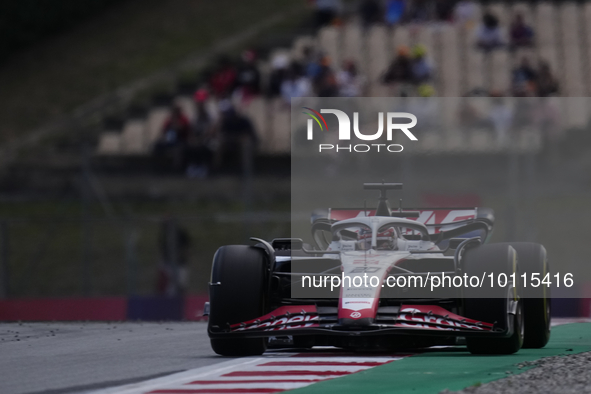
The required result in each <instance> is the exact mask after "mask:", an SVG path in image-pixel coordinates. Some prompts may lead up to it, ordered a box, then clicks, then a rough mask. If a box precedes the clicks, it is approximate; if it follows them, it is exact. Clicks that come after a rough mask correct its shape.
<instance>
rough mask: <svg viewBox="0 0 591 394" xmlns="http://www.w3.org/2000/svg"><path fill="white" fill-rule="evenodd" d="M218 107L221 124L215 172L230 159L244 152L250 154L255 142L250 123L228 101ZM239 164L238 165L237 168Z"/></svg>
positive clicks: (253, 130)
mask: <svg viewBox="0 0 591 394" xmlns="http://www.w3.org/2000/svg"><path fill="white" fill-rule="evenodd" d="M219 106H220V111H221V122H220V127H219V133H218V149H217V151H216V154H215V163H214V166H215V168H216V169H217V170H220V169H221V168H222V165H223V164H224V162H226V163H227V162H229V161H231V157H234V158H236V157H240V156H242V155H243V154H245V153H246V152H250V153H252V151H253V150H254V146H255V145H256V142H257V135H256V132H255V129H254V126H253V124H252V122H251V121H250V119H248V118H247V117H246V116H244V115H242V114H240V113H238V112H237V111H236V109H235V108H234V107H233V106H232V103H231V102H230V100H222V101H221V102H220V104H219ZM230 154H231V155H230ZM241 164H242V163H238V166H240V165H241Z"/></svg>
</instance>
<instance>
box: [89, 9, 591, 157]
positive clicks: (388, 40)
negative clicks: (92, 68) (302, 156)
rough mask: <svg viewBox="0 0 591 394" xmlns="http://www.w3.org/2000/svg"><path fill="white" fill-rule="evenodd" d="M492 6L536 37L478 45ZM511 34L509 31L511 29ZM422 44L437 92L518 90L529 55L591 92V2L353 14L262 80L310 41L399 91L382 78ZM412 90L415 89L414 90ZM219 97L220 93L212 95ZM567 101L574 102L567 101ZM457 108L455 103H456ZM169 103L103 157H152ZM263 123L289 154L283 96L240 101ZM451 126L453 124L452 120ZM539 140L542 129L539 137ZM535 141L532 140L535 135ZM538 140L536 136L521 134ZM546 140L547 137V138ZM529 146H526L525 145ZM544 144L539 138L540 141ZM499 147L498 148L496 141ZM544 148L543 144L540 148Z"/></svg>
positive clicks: (115, 133)
mask: <svg viewBox="0 0 591 394" xmlns="http://www.w3.org/2000/svg"><path fill="white" fill-rule="evenodd" d="M485 8H488V9H489V10H490V11H492V12H493V13H494V14H495V15H496V16H497V17H498V19H499V22H500V26H501V28H502V29H504V30H505V31H504V33H507V31H506V30H507V28H508V26H509V23H510V21H511V20H512V18H513V17H514V15H516V14H517V13H519V14H522V15H523V16H524V19H525V21H526V23H527V24H528V25H530V26H532V27H533V29H534V31H535V44H534V45H533V46H532V47H528V48H518V49H515V50H510V49H499V50H494V51H490V52H483V51H481V50H479V49H478V48H477V47H476V45H475V34H476V30H477V26H478V24H479V21H480V18H481V15H482V14H483V12H484V11H485ZM505 35H506V34H505ZM415 44H422V45H423V46H424V47H425V48H426V50H427V54H428V56H429V57H430V59H431V60H432V61H433V63H434V65H435V71H436V75H435V78H434V80H433V85H434V88H435V94H436V95H437V96H439V97H462V96H466V95H469V94H470V92H475V91H484V92H495V94H496V95H499V96H509V95H511V75H512V70H513V69H514V68H515V67H516V66H517V65H518V63H519V62H520V60H521V59H522V58H523V57H527V58H529V59H530V60H531V61H532V63H535V64H537V63H538V62H539V61H544V62H547V63H548V64H549V65H550V67H551V70H552V72H553V73H554V74H555V75H556V78H557V79H558V83H559V86H560V92H559V95H560V96H562V97H583V96H589V95H590V94H591V72H590V71H591V3H587V2H585V3H580V2H561V3H550V2H539V3H519V2H516V3H514V2H508V3H492V4H491V5H487V6H484V5H482V4H479V3H477V4H476V5H475V11H474V14H473V15H472V18H471V20H468V21H462V22H461V23H459V22H456V23H451V22H436V23H422V24H418V23H409V24H403V25H397V26H395V27H388V26H384V25H374V26H372V27H370V28H369V29H367V30H364V29H363V28H362V25H361V22H360V21H359V20H358V18H357V17H353V18H349V19H348V20H347V21H346V22H344V23H343V24H341V25H339V26H326V27H323V28H321V29H320V30H318V31H317V32H316V34H315V35H308V36H299V37H297V38H295V39H294V41H293V44H292V46H291V48H276V49H275V50H274V51H273V52H272V53H271V55H270V56H269V57H268V59H266V60H261V61H259V69H260V70H261V73H262V80H263V85H265V84H266V83H268V80H269V75H270V72H271V71H270V70H271V61H272V59H273V58H274V57H275V56H277V55H278V54H285V55H287V56H289V58H291V59H293V60H299V59H302V58H303V56H304V50H305V48H307V47H312V48H315V50H317V51H319V52H322V53H325V54H327V55H328V56H329V57H330V58H331V60H332V65H333V66H340V65H341V64H342V62H343V61H344V60H346V59H347V60H353V61H355V63H356V64H357V66H358V68H359V71H360V73H362V74H363V75H364V76H365V77H366V78H367V82H368V84H367V90H366V91H367V95H368V96H373V97H391V96H396V95H399V92H397V91H396V90H394V89H393V88H392V87H390V86H386V85H384V84H382V83H381V82H380V77H381V75H382V74H383V73H384V71H385V70H386V68H387V67H388V64H389V63H390V61H391V60H392V57H393V56H394V54H395V49H396V48H397V47H399V46H401V45H406V46H409V47H411V46H413V45H415ZM411 95H412V94H411ZM210 100H213V99H210ZM174 102H175V103H176V104H178V105H180V106H181V107H182V108H183V110H184V111H185V113H186V114H187V115H188V117H189V118H190V119H193V118H194V116H195V109H194V105H193V102H192V97H191V95H187V94H184V95H183V94H181V95H178V96H177V97H175V98H174ZM558 103H559V104H558V105H560V106H562V107H563V108H561V110H562V111H564V114H565V116H564V118H565V119H566V120H567V122H568V123H566V124H564V125H563V126H564V129H569V128H573V127H583V126H586V125H587V123H588V117H587V115H586V108H583V107H582V106H583V104H582V103H584V102H583V101H581V100H578V101H573V103H576V104H577V105H570V104H568V101H565V100H559V101H558ZM567 104H568V105H567ZM450 105H451V106H452V108H447V110H450V109H451V110H453V109H454V108H453V105H454V104H453V102H451V104H450ZM168 111H169V106H163V105H156V106H154V107H152V108H151V109H150V110H149V111H148V112H147V114H146V116H144V117H142V118H139V119H138V118H129V119H127V120H126V121H125V122H124V124H123V126H122V127H119V128H115V129H108V130H104V132H103V133H102V134H101V136H100V138H99V143H98V146H97V149H96V153H97V154H98V155H100V156H145V155H149V154H150V151H151V147H152V145H153V144H154V142H155V140H156V139H157V137H158V133H159V130H160V128H161V125H162V122H163V120H164V119H165V118H166V117H167V116H168ZM240 111H242V112H243V113H244V114H246V115H248V116H249V117H250V118H251V119H252V121H253V123H254V124H255V126H256V130H257V133H258V134H259V136H260V137H262V138H261V139H262V141H264V143H263V145H262V146H260V153H261V154H264V155H284V154H287V153H289V149H290V113H289V107H288V106H286V105H285V104H284V103H283V102H282V99H281V98H279V97H278V98H271V99H269V98H266V97H262V96H259V97H256V98H254V99H253V100H252V101H250V102H249V103H248V105H242V106H240ZM449 126H450V127H448V129H453V127H451V126H452V125H449ZM454 137H458V136H454V135H447V136H429V137H428V138H425V139H423V140H422V142H421V144H422V145H421V146H422V148H423V149H424V150H428V151H429V150H443V151H446V150H453V149H454V147H456V145H457V144H455V143H454V142H453V141H454V140H456V141H457V139H458V138H454ZM487 138H488V137H487V136H486V135H482V136H474V137H473V138H472V140H471V141H472V142H470V146H469V147H467V148H469V149H474V150H476V151H481V150H487V149H488V150H490V149H493V150H496V149H494V144H492V143H491V142H492V141H491V140H490V138H488V139H487ZM536 140H537V141H539V136H538V138H537V139H536ZM528 141H529V142H528ZM522 142H523V143H524V144H525V145H527V144H529V145H530V147H531V136H527V137H525V138H524V140H523V141H522ZM540 143H541V142H540ZM525 145H524V146H525ZM534 145H535V146H537V147H539V143H538V144H534ZM491 147H493V148H491ZM536 149H537V148H536Z"/></svg>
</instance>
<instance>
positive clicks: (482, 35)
mask: <svg viewBox="0 0 591 394" xmlns="http://www.w3.org/2000/svg"><path fill="white" fill-rule="evenodd" d="M476 45H477V46H478V47H479V48H480V49H483V50H485V51H490V50H493V49H497V48H501V47H503V46H504V45H505V43H504V41H503V34H502V32H501V27H500V26H499V19H498V18H497V17H496V16H495V15H494V14H492V13H491V12H490V11H487V12H485V13H484V15H483V16H482V24H481V25H480V26H479V27H478V30H477V31H476Z"/></svg>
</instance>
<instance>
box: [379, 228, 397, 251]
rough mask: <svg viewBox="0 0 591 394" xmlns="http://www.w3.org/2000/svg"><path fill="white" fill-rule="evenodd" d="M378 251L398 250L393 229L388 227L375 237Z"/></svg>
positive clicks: (395, 233)
mask: <svg viewBox="0 0 591 394" xmlns="http://www.w3.org/2000/svg"><path fill="white" fill-rule="evenodd" d="M376 246H377V249H378V250H395V249H397V248H398V233H397V232H396V229H395V228H394V227H388V228H387V229H385V230H384V231H381V232H379V233H378V235H377V237H376Z"/></svg>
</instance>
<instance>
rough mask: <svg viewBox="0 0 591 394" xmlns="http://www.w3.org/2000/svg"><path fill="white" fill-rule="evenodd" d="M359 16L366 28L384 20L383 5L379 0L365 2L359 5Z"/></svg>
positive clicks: (365, 0)
mask: <svg viewBox="0 0 591 394" xmlns="http://www.w3.org/2000/svg"><path fill="white" fill-rule="evenodd" d="M359 14H360V15H361V21H362V23H363V27H364V28H366V29H367V28H368V27H370V26H371V25H373V24H374V23H377V22H379V21H380V20H382V15H383V10H382V5H381V4H380V2H379V1H378V0H363V1H362V2H361V4H360V5H359Z"/></svg>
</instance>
